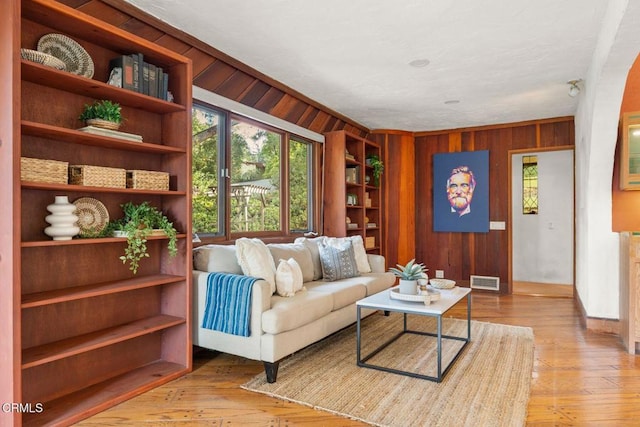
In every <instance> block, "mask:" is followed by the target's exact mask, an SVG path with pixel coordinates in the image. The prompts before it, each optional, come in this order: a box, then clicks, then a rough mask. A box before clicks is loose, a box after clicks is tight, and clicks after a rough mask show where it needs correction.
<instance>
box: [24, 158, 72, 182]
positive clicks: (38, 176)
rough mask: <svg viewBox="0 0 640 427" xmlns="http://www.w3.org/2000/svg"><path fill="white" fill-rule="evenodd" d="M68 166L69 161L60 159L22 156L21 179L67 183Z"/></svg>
mask: <svg viewBox="0 0 640 427" xmlns="http://www.w3.org/2000/svg"><path fill="white" fill-rule="evenodd" d="M68 166H69V163H68V162H60V161H58V160H46V159H33V158H30V157H20V180H22V181H31V182H48V183H51V184H66V183H67V179H68V176H67V168H68Z"/></svg>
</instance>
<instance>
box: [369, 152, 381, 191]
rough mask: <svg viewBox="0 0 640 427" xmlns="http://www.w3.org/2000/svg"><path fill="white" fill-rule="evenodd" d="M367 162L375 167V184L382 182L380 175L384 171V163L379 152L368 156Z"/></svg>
mask: <svg viewBox="0 0 640 427" xmlns="http://www.w3.org/2000/svg"><path fill="white" fill-rule="evenodd" d="M366 160H367V164H368V165H369V166H371V167H372V168H373V182H374V184H375V185H379V183H380V175H382V172H384V163H382V160H380V157H379V156H378V155H377V154H370V155H368V156H367V159H366Z"/></svg>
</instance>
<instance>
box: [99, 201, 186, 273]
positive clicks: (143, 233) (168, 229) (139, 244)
mask: <svg viewBox="0 0 640 427" xmlns="http://www.w3.org/2000/svg"><path fill="white" fill-rule="evenodd" d="M122 211H123V213H124V217H123V218H120V219H117V220H114V221H111V222H109V225H108V226H107V229H108V232H110V233H112V234H113V235H114V236H115V237H126V238H127V247H126V248H125V250H124V255H123V256H121V257H120V259H121V260H122V263H123V264H126V263H127V262H129V269H130V270H131V271H132V272H133V274H136V273H137V272H138V267H139V265H140V260H142V258H146V257H149V253H148V252H147V239H148V238H149V236H151V235H152V234H154V233H157V231H158V230H161V231H162V232H163V233H164V234H166V236H167V237H168V238H169V243H168V248H169V255H170V256H175V255H176V254H177V252H178V246H177V242H178V238H177V234H178V233H177V231H176V229H175V228H174V227H173V223H172V222H170V221H169V219H168V218H167V217H166V216H165V215H164V214H163V213H162V212H161V211H160V210H158V209H157V208H155V207H154V206H151V205H150V204H149V202H143V203H141V204H139V205H136V204H134V203H131V202H128V203H125V204H123V205H122Z"/></svg>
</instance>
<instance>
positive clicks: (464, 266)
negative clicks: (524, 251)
mask: <svg viewBox="0 0 640 427" xmlns="http://www.w3.org/2000/svg"><path fill="white" fill-rule="evenodd" d="M369 138H370V139H374V138H377V140H380V139H384V140H385V141H386V154H387V167H386V171H385V174H386V177H385V185H386V186H387V187H386V188H387V192H386V193H387V199H388V202H389V203H388V204H387V210H386V216H387V220H388V223H389V224H388V231H387V236H389V237H388V240H389V241H388V242H387V245H386V247H387V248H388V249H387V252H386V255H387V264H388V265H393V264H395V263H396V262H404V261H405V260H406V258H408V259H410V258H412V257H413V256H415V257H416V259H417V260H418V261H420V262H424V264H425V265H426V266H427V267H428V268H429V271H430V275H431V276H433V275H435V270H436V269H438V270H444V272H445V277H447V278H451V279H454V280H457V281H459V282H460V283H463V284H466V283H468V280H469V276H470V275H471V274H478V275H485V276H497V277H500V285H501V286H500V287H501V289H500V290H501V292H503V293H504V292H507V291H508V277H509V251H510V247H509V237H508V232H507V231H506V230H504V231H503V230H492V231H489V232H488V233H442V232H440V233H436V232H434V231H433V180H432V176H433V160H432V159H433V154H435V153H449V152H458V151H477V150H489V163H490V171H489V185H490V188H489V198H490V203H489V217H490V220H492V221H505V222H507V221H508V218H509V206H510V204H509V188H508V187H509V184H508V183H509V181H510V177H509V175H508V174H509V167H508V165H509V151H510V150H518V149H529V148H530V149H542V148H549V147H558V146H573V145H574V124H573V118H572V117H563V118H557V119H549V120H540V121H530V122H524V123H514V124H506V125H499V126H486V127H481V128H473V129H456V130H450V131H438V132H421V133H415V134H414V135H413V139H414V141H413V145H414V151H413V153H412V155H413V157H414V160H412V161H413V163H414V165H413V167H410V168H405V167H404V165H403V163H402V160H401V159H406V158H407V152H406V149H407V145H408V141H407V137H406V136H400V135H397V134H392V133H385V132H384V131H381V132H374V133H373V134H372V135H370V136H369ZM411 193H413V194H411ZM406 200H408V201H409V202H405V201H406ZM412 204H414V206H415V217H414V221H413V228H414V231H410V230H409V228H410V226H411V222H412V221H410V220H407V218H406V213H407V212H409V211H410V210H411V208H412ZM412 246H413V247H415V253H414V255H412V256H409V255H407V254H406V253H405V252H406V251H410V250H411V247H412ZM403 251H405V252H403Z"/></svg>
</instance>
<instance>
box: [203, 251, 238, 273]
mask: <svg viewBox="0 0 640 427" xmlns="http://www.w3.org/2000/svg"><path fill="white" fill-rule="evenodd" d="M193 268H194V269H196V270H200V271H208V272H218V273H233V274H242V268H240V264H238V258H237V257H236V247H235V246H233V245H204V246H198V247H197V248H194V249H193Z"/></svg>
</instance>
